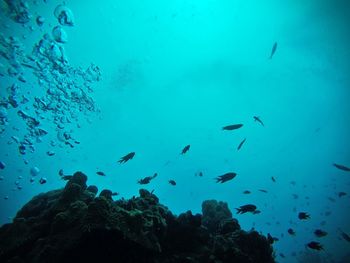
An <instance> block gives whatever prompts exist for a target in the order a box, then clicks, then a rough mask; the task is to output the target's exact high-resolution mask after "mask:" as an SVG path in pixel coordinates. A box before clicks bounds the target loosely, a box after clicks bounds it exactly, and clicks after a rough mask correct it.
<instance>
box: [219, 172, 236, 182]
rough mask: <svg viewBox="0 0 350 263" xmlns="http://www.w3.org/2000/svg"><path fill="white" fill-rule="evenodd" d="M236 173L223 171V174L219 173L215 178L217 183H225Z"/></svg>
mask: <svg viewBox="0 0 350 263" xmlns="http://www.w3.org/2000/svg"><path fill="white" fill-rule="evenodd" d="M236 175H237V174H236V173H225V174H223V175H220V176H218V177H216V178H215V179H216V182H217V183H219V182H220V183H225V182H227V181H229V180H232V179H233V178H235V177H236Z"/></svg>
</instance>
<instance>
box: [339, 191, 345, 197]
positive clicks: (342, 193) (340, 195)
mask: <svg viewBox="0 0 350 263" xmlns="http://www.w3.org/2000/svg"><path fill="white" fill-rule="evenodd" d="M345 195H346V193H345V192H339V193H338V196H339V197H342V196H345Z"/></svg>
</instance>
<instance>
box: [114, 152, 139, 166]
mask: <svg viewBox="0 0 350 263" xmlns="http://www.w3.org/2000/svg"><path fill="white" fill-rule="evenodd" d="M134 156H135V152H131V153H128V154H127V155H125V156H123V157H121V158H120V160H119V161H118V163H120V164H122V163H126V162H127V161H129V160H131V159H132V158H134Z"/></svg>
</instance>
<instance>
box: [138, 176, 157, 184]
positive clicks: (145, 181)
mask: <svg viewBox="0 0 350 263" xmlns="http://www.w3.org/2000/svg"><path fill="white" fill-rule="evenodd" d="M157 175H158V174H157V173H155V174H154V175H153V176H146V177H145V178H142V179H140V180H138V181H137V182H138V183H139V184H149V183H150V182H151V180H152V179H154V178H156V177H157Z"/></svg>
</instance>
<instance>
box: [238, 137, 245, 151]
mask: <svg viewBox="0 0 350 263" xmlns="http://www.w3.org/2000/svg"><path fill="white" fill-rule="evenodd" d="M245 140H246V138H244V140H243V141H241V143H240V144H239V145H238V147H237V151H239V150H240V149H241V148H242V146H243V144H244V143H245Z"/></svg>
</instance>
